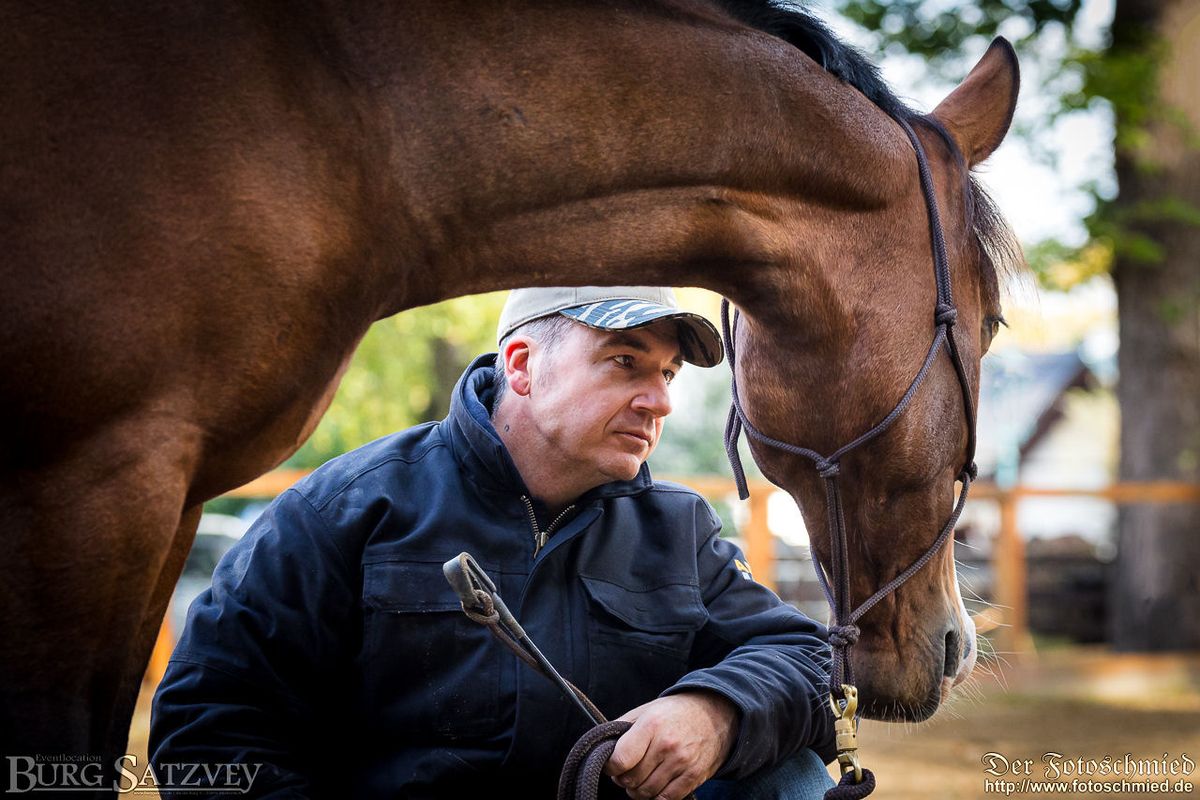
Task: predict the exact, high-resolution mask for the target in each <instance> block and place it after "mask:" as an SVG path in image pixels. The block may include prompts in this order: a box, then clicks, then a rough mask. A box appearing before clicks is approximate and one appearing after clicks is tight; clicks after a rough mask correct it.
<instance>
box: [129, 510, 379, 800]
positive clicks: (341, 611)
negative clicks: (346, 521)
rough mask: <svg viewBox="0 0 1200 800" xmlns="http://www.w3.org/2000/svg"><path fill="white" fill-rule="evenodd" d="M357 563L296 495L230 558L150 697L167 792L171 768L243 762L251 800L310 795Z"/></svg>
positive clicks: (155, 760) (153, 743) (195, 608)
mask: <svg viewBox="0 0 1200 800" xmlns="http://www.w3.org/2000/svg"><path fill="white" fill-rule="evenodd" d="M349 564H350V562H348V561H347V559H346V558H344V556H343V553H342V552H341V551H340V550H339V548H338V545H337V542H336V541H335V539H334V537H333V536H332V535H331V533H330V531H329V530H328V529H327V528H326V526H325V524H324V522H323V520H322V518H321V517H320V515H319V514H318V513H317V511H316V510H315V509H314V508H313V507H312V505H311V504H310V503H309V501H308V500H307V499H306V498H305V497H304V496H302V495H301V494H300V493H298V492H296V491H295V490H289V491H288V492H285V493H284V494H283V495H281V496H280V498H278V499H277V500H276V502H275V503H274V504H272V506H271V507H270V508H268V509H267V511H266V512H264V514H263V515H262V517H260V518H259V520H258V521H257V522H256V523H255V524H254V525H253V526H252V527H251V529H250V530H249V531H248V532H247V533H246V535H245V537H244V538H243V539H242V540H241V541H240V542H238V543H237V544H236V545H235V546H234V547H233V548H232V549H231V550H230V551H229V552H228V553H227V554H226V555H225V557H224V558H223V559H222V560H221V562H220V564H219V565H218V566H217V569H216V571H215V573H214V574H213V583H212V588H211V589H209V590H207V591H205V592H204V593H202V594H201V595H200V596H199V597H197V598H196V600H195V601H194V602H193V603H192V606H191V608H190V609H189V611H188V621H187V624H186V626H185V629H184V632H183V635H182V637H181V638H180V641H179V643H178V645H177V646H176V648H175V652H174V654H173V655H172V657H171V660H170V664H169V666H168V667H167V671H166V674H165V675H164V677H163V680H162V682H161V684H160V685H159V688H158V692H157V693H156V694H155V697H154V706H153V716H152V721H151V726H150V741H149V750H150V754H151V756H150V761H151V763H152V764H153V765H154V766H155V772H156V776H157V777H158V780H159V782H160V783H167V782H169V779H168V778H167V777H166V776H167V775H168V774H169V771H170V767H168V766H166V765H170V764H195V763H200V764H212V763H220V764H226V763H235V764H242V765H246V766H245V767H244V768H243V773H242V777H243V779H244V780H245V779H248V778H249V776H250V774H251V773H253V776H254V777H253V785H252V787H250V788H251V790H252V794H253V796H255V797H260V796H276V795H283V794H287V795H288V796H296V795H297V794H301V795H308V794H311V792H312V788H311V786H310V780H309V776H308V775H306V769H305V766H306V764H312V763H315V761H314V756H315V753H313V752H311V750H312V744H311V743H312V742H313V740H314V738H315V737H314V736H313V735H312V734H313V733H314V729H315V728H316V727H317V724H316V722H317V716H318V715H319V708H320V698H321V696H322V695H328V694H329V686H330V685H334V684H333V683H332V681H331V678H330V675H331V673H333V672H334V671H335V670H336V669H338V665H339V663H344V658H347V657H348V656H344V655H343V650H344V648H345V644H344V643H345V640H346V637H347V635H348V632H351V631H353V628H352V627H350V623H349V622H348V620H349V617H350V615H351V613H350V612H351V610H352V609H353V608H354V606H355V603H356V602H357V597H356V596H355V593H354V590H355V588H356V587H357V585H358V572H357V568H355V569H353V570H352V569H351V568H350V565H349ZM325 733H326V734H327V733H328V731H325ZM255 765H262V766H261V767H258V768H256V767H255ZM175 774H180V770H178V769H176V770H175ZM162 789H163V795H164V796H170V795H171V792H170V790H169V788H167V787H162ZM180 796H182V795H180Z"/></svg>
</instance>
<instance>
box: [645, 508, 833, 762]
mask: <svg viewBox="0 0 1200 800" xmlns="http://www.w3.org/2000/svg"><path fill="white" fill-rule="evenodd" d="M696 515H697V525H698V528H699V531H698V537H697V538H698V539H700V540H702V544H701V546H700V550H699V551H698V553H697V567H698V574H699V579H700V591H701V596H702V599H703V601H704V604H705V607H706V608H707V611H708V621H707V622H706V623H705V624H704V626H703V627H702V628H701V630H700V631H699V632H698V633H697V635H696V642H695V645H694V647H693V651H692V663H693V666H694V667H695V668H694V669H693V671H692V672H689V673H688V674H687V675H685V676H684V677H683V678H681V679H680V680H679V681H678V682H677V683H676V684H675V685H674V686H672V687H671V688H670V689H668V690H667V691H665V692H663V694H664V695H669V694H676V693H679V692H685V691H689V690H695V689H707V690H709V691H713V692H717V693H718V694H721V695H723V696H725V697H726V698H728V699H729V700H730V701H731V702H733V704H734V705H735V706H737V708H738V710H739V711H740V712H741V715H740V716H741V727H740V730H739V732H738V737H737V740H736V742H735V744H734V746H733V749H732V751H731V753H730V756H729V758H728V759H727V760H726V762H725V764H724V765H723V766H722V768H721V770H720V771H719V772H718V773H717V777H719V778H742V777H746V776H747V775H750V774H752V773H754V772H756V771H758V770H759V769H761V768H762V767H764V766H766V765H769V764H775V763H777V762H779V761H781V760H783V759H785V758H787V757H789V756H791V755H793V754H795V753H797V752H799V751H800V750H801V749H802V748H805V747H808V748H811V749H812V750H814V751H815V752H816V753H817V755H818V756H820V757H821V759H822V760H823V761H824V762H825V763H829V762H830V761H832V760H833V759H834V758H835V756H836V749H835V745H834V731H833V716H832V714H831V712H830V710H829V703H828V684H829V662H830V650H829V643H828V632H827V630H826V628H825V626H824V625H822V624H820V623H819V622H816V621H814V620H812V619H809V618H808V617H806V616H804V615H803V614H801V613H800V612H799V611H798V610H796V609H795V608H793V607H792V606H790V605H788V604H786V603H784V602H783V601H782V600H780V599H779V597H778V596H776V595H775V593H774V592H772V591H771V590H770V589H767V588H766V587H765V586H763V585H762V584H760V583H758V582H757V581H755V580H753V578H752V576H751V575H750V572H749V569H748V568H747V567H746V560H745V556H743V555H742V553H741V551H740V550H739V549H738V548H737V547H736V546H735V545H733V544H732V543H731V542H729V541H726V540H724V539H721V538H720V536H719V535H718V534H719V531H720V522H719V521H718V520H717V519H716V515H715V514H714V513H713V512H712V510H711V509H710V508H709V507H708V504H707V503H706V502H704V501H703V500H700V502H699V503H698V507H697V508H696ZM705 530H708V531H711V532H710V533H708V535H707V537H705V536H704V535H703V534H704V531H705Z"/></svg>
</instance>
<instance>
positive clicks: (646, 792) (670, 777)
mask: <svg viewBox="0 0 1200 800" xmlns="http://www.w3.org/2000/svg"><path fill="white" fill-rule="evenodd" d="M677 771H678V766H677V765H673V764H668V763H667V762H666V761H663V762H661V763H659V765H658V766H656V767H655V768H654V770H653V771H652V772H651V773H650V774H649V775H647V776H646V779H645V780H644V781H642V782H641V783H640V784H637V785H635V786H626V787H625V793H626V794H627V795H629V796H630V797H633V798H636V800H651V798H657V797H669V798H675V797H683V794H681V795H672V794H664V791H666V790H667V788H668V787H669V786H670V785H671V783H672V782H673V781H674V780H675V779H676V778H677V777H678V776H677V775H676V772H677ZM684 794H687V792H684Z"/></svg>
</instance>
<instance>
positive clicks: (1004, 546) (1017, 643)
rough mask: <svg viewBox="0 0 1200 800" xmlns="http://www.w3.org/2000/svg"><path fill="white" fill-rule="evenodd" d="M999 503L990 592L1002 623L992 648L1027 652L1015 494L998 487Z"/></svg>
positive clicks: (1029, 642)
mask: <svg viewBox="0 0 1200 800" xmlns="http://www.w3.org/2000/svg"><path fill="white" fill-rule="evenodd" d="M996 501H997V503H998V504H999V506H1000V534H999V536H998V537H997V539H996V548H995V551H994V553H993V561H992V563H993V565H994V572H993V574H994V576H995V587H994V589H993V592H992V595H993V599H994V600H995V602H996V604H997V605H998V606H1000V617H1001V619H1002V620H1003V621H1004V625H1003V627H1000V628H999V629H997V631H996V633H995V638H996V645H997V647H996V649H997V650H998V651H999V652H1001V653H1027V652H1031V651H1032V650H1033V640H1032V639H1031V638H1030V636H1029V609H1028V604H1027V598H1028V587H1027V586H1026V577H1027V576H1026V572H1025V542H1024V540H1022V539H1021V531H1020V530H1019V528H1018V527H1017V503H1018V501H1019V495H1018V494H1017V493H1016V492H1014V491H1010V490H1001V491H1000V492H999V493H998V494H997V495H996Z"/></svg>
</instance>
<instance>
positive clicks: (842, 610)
mask: <svg viewBox="0 0 1200 800" xmlns="http://www.w3.org/2000/svg"><path fill="white" fill-rule="evenodd" d="M894 119H895V120H896V122H897V123H899V125H900V127H901V128H903V129H904V132H905V133H906V134H907V135H908V138H909V141H911V142H912V146H913V149H914V150H915V151H916V155H917V167H918V171H919V172H920V176H921V189H922V192H923V194H924V196H925V207H926V210H927V211H928V214H929V233H930V238H931V239H932V242H933V269H934V276H935V278H936V279H937V304H936V305H935V307H934V325H935V332H934V337H933V343H932V344H931V345H930V346H929V352H928V354H927V355H926V356H925V362H924V363H923V364H922V365H921V369H920V371H919V372H917V376H916V377H915V378H914V379H913V381H912V383H911V384H910V385H909V387H908V390H907V391H906V392H905V393H904V396H903V397H902V398H900V402H899V403H897V404H896V407H895V408H893V409H892V411H891V413H889V414H888V415H887V416H886V417H884V418H883V419H882V420H881V421H880V422H879V423H877V424H876V425H875V426H874V427H873V428H871V429H870V430H869V431H867V432H866V433H864V434H862V435H861V436H859V437H858V438H857V439H855V440H853V441H852V442H850V443H849V444H846V445H843V446H842V447H839V448H838V449H837V450H835V451H834V452H833V453H832V454H830V455H828V456H825V455H821V454H820V453H818V452H817V451H815V450H810V449H809V448H807V447H800V446H798V445H794V444H790V443H788V442H783V441H780V440H779V439H774V438H772V437H770V436H768V435H766V434H765V433H763V432H762V431H760V430H758V428H756V427H754V425H753V423H751V422H750V419H749V418H748V417H747V416H746V412H745V410H744V409H743V408H742V404H741V400H740V398H739V397H738V388H737V370H736V369H735V366H736V365H735V359H736V356H735V353H734V332H735V331H736V330H737V320H738V313H737V311H736V310H735V311H734V314H733V321H732V324H731V322H730V315H729V301H728V300H723V301H722V303H721V327H722V334H723V336H724V339H725V351H726V352H727V353H728V354H729V368H730V371H731V372H732V374H733V381H732V383H733V402H732V404H731V405H730V408H729V417H728V419H727V421H726V424H725V452H726V453H727V455H728V456H729V463H730V466H731V467H732V468H733V475H734V479H735V481H736V482H737V487H738V496H739V497H741V498H742V499H743V500H745V499H746V498H747V497H749V496H750V491H749V488H748V487H747V485H746V474H745V471H744V470H743V468H742V463H741V457H740V456H739V455H738V449H737V444H738V438H739V437H740V436H741V432H742V429H743V428H744V429H745V430H746V432H747V433H748V434H749V435H750V437H751V438H753V439H755V440H757V441H759V442H762V443H763V444H765V445H768V446H770V447H774V448H776V449H778V450H782V451H784V452H787V453H792V454H793V455H798V456H803V457H805V458H807V459H809V460H811V461H812V462H813V463H814V465H815V466H816V469H817V474H818V475H820V476H821V478H822V479H824V481H825V506H826V516H827V520H828V526H829V540H830V549H831V554H830V565H831V576H830V580H826V577H825V572H824V568H823V567H822V566H821V564H820V562H819V561H817V560H816V559H814V560H813V561H814V564H815V566H816V572H817V578H818V580H819V581H820V584H821V589H822V590H823V591H824V593H825V599H826V600H827V601H828V602H829V605H830V608H831V609H832V610H833V616H834V624H833V625H831V626H830V627H829V642H830V645H831V649H832V654H833V663H832V668H831V670H830V675H829V690H830V696H831V701H832V703H833V708H834V711H835V717H836V716H839V715H841V721H845V720H846V719H847V717H849V720H850V725H849V726H848V728H849V731H850V733H849V740H848V741H849V742H850V743H851V746H850V750H851V752H852V751H853V748H854V747H855V746H856V745H853V724H852V723H853V715H854V705H855V704H856V702H857V690H856V689H855V688H854V671H853V665H852V664H851V662H850V648H851V647H852V646H853V645H854V643H855V642H856V641H858V636H859V628H858V625H856V624H855V623H857V622H858V620H859V619H860V618H861V617H862V616H863V614H865V613H867V611H869V610H870V609H871V608H872V607H873V606H874V605H875V604H876V603H878V602H879V601H880V600H882V599H883V598H885V597H887V596H888V595H889V594H891V593H892V592H894V591H895V590H896V589H897V588H899V587H900V585H901V584H903V583H904V582H905V581H907V580H908V579H909V578H911V577H912V576H913V575H915V574H916V573H917V572H918V571H919V570H920V569H921V568H922V567H924V566H925V565H926V564H927V563H928V562H929V561H930V560H931V559H932V558H933V557H934V555H936V554H937V552H938V551H939V550H940V549H941V547H942V545H943V544H945V542H946V540H947V539H948V538H950V534H951V533H952V532H953V531H954V525H955V523H957V522H958V518H959V515H960V514H962V510H963V506H964V505H966V502H967V494H968V492H969V491H970V489H971V482H972V481H974V480H975V477H976V475H977V469H976V467H975V409H974V407H973V406H972V404H971V390H970V385H969V383H968V381H967V373H966V370H965V369H964V368H963V363H962V358H961V356H960V355H959V352H958V346H957V345H956V344H955V340H954V335H953V332H952V331H951V328H952V327H953V326H954V323H955V321H956V320H957V318H958V310H957V308H956V307H955V304H954V295H953V293H952V291H951V285H950V265H949V260H948V259H947V257H946V240H945V237H944V235H943V233H942V222H941V217H940V216H939V214H938V205H937V197H936V195H935V194H934V187H933V176H932V174H931V173H930V171H929V162H928V160H927V158H926V156H925V149H924V147H922V145H921V141H920V139H918V138H917V135H916V133H915V132H914V131H913V129H912V126H911V125H909V124H908V122H907V121H905V120H903V119H900V118H898V117H894ZM943 347H945V348H946V349H947V351H948V352H949V354H950V361H951V362H952V363H953V364H954V371H955V372H956V373H957V375H958V381H959V385H960V386H961V387H962V397H963V408H964V409H965V411H966V419H967V458H966V461H965V463H964V465H963V467H962V470H961V471H960V472H959V476H958V479H959V480H960V481H962V485H963V487H962V492H961V493H960V494H959V498H958V502H957V503H956V504H955V508H954V512H953V513H952V514H951V515H950V519H949V520H947V522H946V524H945V526H944V527H943V528H942V530H941V533H939V534H938V536H937V538H936V539H934V541H933V544H931V545H930V546H929V549H928V550H926V551H925V553H924V554H923V555H922V556H921V557H920V558H918V559H917V560H916V561H914V562H913V563H912V564H910V565H909V566H908V568H907V569H905V570H904V571H903V572H901V573H900V574H899V575H897V576H896V577H895V578H893V579H892V580H890V581H888V582H887V583H886V584H884V585H883V586H882V587H881V588H880V589H879V590H878V591H877V592H875V594H873V595H871V596H870V597H869V598H868V599H867V600H866V601H865V602H864V603H862V605H860V606H859V607H858V608H856V609H854V610H851V609H850V578H849V558H848V549H847V545H846V521H845V516H844V514H843V512H842V498H841V495H840V494H839V492H838V483H837V477H838V462H839V461H840V460H841V458H842V456H844V455H845V454H846V453H849V452H850V451H851V450H854V449H855V448H857V447H859V446H861V445H863V444H866V443H867V442H869V441H871V440H872V439H874V438H875V437H877V436H879V435H880V434H882V433H883V432H884V431H886V430H887V429H888V428H889V427H891V425H892V423H894V422H895V421H896V420H897V419H898V418H899V417H900V415H901V414H903V413H904V410H905V409H906V408H907V407H908V404H909V403H910V402H911V401H912V398H913V396H914V395H915V394H916V393H917V390H918V389H919V388H920V387H921V384H922V383H923V382H924V381H925V377H926V376H927V375H928V374H929V370H930V368H931V367H932V366H933V361H934V359H935V358H936V357H937V355H938V353H939V352H941V350H942V348H943ZM831 583H832V585H833V588H832V590H831V589H830V584H831ZM839 699H840V700H841V701H842V702H843V705H842V706H839V704H838V702H839ZM844 733H845V731H843V730H842V728H841V727H839V736H838V740H839V751H841V750H842V749H843V748H842V746H841V745H842V735H843V734H844ZM839 760H840V761H842V766H843V772H844V773H848V771H849V762H850V761H853V770H854V771H855V772H856V773H857V777H858V780H860V781H861V780H862V770H860V769H859V767H858V763H857V755H856V754H855V755H854V757H853V758H847V759H845V760H843V758H842V756H841V754H839ZM868 774H869V771H868ZM847 777H848V775H847Z"/></svg>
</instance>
